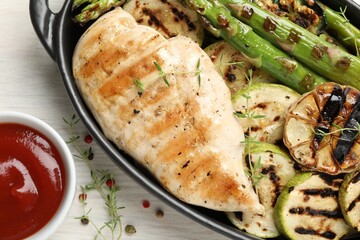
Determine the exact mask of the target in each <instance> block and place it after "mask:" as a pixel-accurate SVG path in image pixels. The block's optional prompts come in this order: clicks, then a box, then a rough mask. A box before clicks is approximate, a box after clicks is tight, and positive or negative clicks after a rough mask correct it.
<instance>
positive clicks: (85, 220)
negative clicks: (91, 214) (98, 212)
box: [80, 216, 89, 225]
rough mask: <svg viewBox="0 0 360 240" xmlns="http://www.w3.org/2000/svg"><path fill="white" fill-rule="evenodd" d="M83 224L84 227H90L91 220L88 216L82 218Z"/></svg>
mask: <svg viewBox="0 0 360 240" xmlns="http://www.w3.org/2000/svg"><path fill="white" fill-rule="evenodd" d="M80 221H81V223H82V224H84V225H88V224H89V218H88V217H87V216H82V217H81V219H80Z"/></svg>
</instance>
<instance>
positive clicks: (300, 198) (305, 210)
mask: <svg viewBox="0 0 360 240" xmlns="http://www.w3.org/2000/svg"><path fill="white" fill-rule="evenodd" d="M342 181H343V179H342V178H341V176H339V175H338V176H330V175H326V174H320V173H312V172H302V173H298V174H296V175H295V176H294V177H293V178H292V179H291V180H290V181H289V182H288V184H287V185H286V187H285V188H284V189H283V190H282V192H281V194H280V196H279V197H278V199H277V201H276V205H275V210H274V218H275V222H276V226H277V227H278V229H279V231H280V232H281V233H282V234H283V235H284V236H286V237H287V238H289V239H305V240H306V239H340V238H341V237H342V236H344V235H345V234H347V233H348V232H349V231H350V230H351V228H350V226H348V225H347V224H346V223H345V221H344V219H343V217H342V214H341V210H340V206H339V203H338V199H337V195H338V191H339V188H340V185H341V182H342Z"/></svg>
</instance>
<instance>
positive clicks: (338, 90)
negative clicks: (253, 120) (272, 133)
mask: <svg viewBox="0 0 360 240" xmlns="http://www.w3.org/2000/svg"><path fill="white" fill-rule="evenodd" d="M359 130H360V93H359V91H358V90H356V89H354V88H351V87H349V86H342V85H339V84H335V83H325V84H321V85H319V86H317V87H316V88H315V89H314V90H313V91H311V92H309V93H307V94H304V95H303V97H302V98H300V99H299V100H298V101H297V102H295V103H294V104H293V105H292V106H291V107H290V109H289V111H288V113H287V116H286V120H285V130H284V143H285V145H286V146H287V148H288V149H289V151H290V154H291V155H292V156H293V157H294V159H295V160H296V161H297V162H298V163H300V164H301V165H303V166H304V167H306V168H308V169H309V170H317V171H320V172H325V173H328V174H332V175H335V174H339V173H349V172H352V171H353V170H355V169H356V168H357V167H359V165H360V134H359Z"/></svg>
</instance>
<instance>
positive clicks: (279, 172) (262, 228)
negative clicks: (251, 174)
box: [227, 143, 295, 238]
mask: <svg viewBox="0 0 360 240" xmlns="http://www.w3.org/2000/svg"><path fill="white" fill-rule="evenodd" d="M250 149H251V150H250V154H249V153H247V157H246V158H245V159H247V165H248V168H249V160H250V159H251V162H252V164H253V165H256V164H258V161H259V160H260V163H261V167H260V168H258V169H257V170H258V171H259V173H260V174H262V175H263V177H262V178H261V179H260V180H259V182H258V184H257V185H256V189H257V191H258V194H259V198H260V202H261V203H262V204H263V205H264V207H265V214H264V215H263V216H259V215H253V214H251V213H250V212H228V213H227V216H228V218H229V219H230V221H231V222H232V223H233V224H234V225H235V226H237V227H238V228H239V229H242V230H245V231H246V232H248V233H250V234H253V235H256V236H258V237H263V238H272V237H276V236H278V235H279V234H280V233H279V231H278V230H277V228H276V226H275V222H274V218H273V212H274V206H275V203H276V199H277V197H278V196H279V194H280V192H281V190H282V188H283V187H284V186H285V185H286V184H287V182H288V181H289V180H290V179H291V178H292V177H293V176H294V175H295V168H294V161H293V160H292V159H291V156H290V155H289V154H288V153H287V152H285V151H284V150H282V149H280V148H279V147H278V146H276V145H273V144H268V143H259V144H254V145H253V147H251V148H250ZM249 155H250V156H249Z"/></svg>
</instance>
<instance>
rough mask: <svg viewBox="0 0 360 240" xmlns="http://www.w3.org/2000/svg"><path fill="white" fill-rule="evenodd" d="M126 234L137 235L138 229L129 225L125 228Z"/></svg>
mask: <svg viewBox="0 0 360 240" xmlns="http://www.w3.org/2000/svg"><path fill="white" fill-rule="evenodd" d="M125 232H126V233H127V234H134V233H136V228H135V227H134V225H131V224H128V225H126V226H125Z"/></svg>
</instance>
